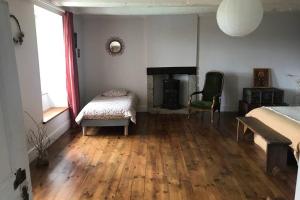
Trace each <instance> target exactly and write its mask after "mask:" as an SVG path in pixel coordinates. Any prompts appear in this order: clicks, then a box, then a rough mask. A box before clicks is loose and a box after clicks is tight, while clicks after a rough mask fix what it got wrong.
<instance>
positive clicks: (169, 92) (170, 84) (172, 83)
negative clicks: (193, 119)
mask: <svg viewBox="0 0 300 200" xmlns="http://www.w3.org/2000/svg"><path fill="white" fill-rule="evenodd" d="M179 87H180V81H179V80H176V79H174V78H173V76H172V75H171V74H169V78H168V79H164V80H163V105H162V107H163V108H167V109H171V110H176V109H180V104H179Z"/></svg>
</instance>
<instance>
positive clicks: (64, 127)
mask: <svg viewBox="0 0 300 200" xmlns="http://www.w3.org/2000/svg"><path fill="white" fill-rule="evenodd" d="M69 128H70V120H68V121H66V122H65V123H63V124H62V125H61V126H59V127H58V128H57V129H56V130H55V131H53V132H52V133H50V134H49V136H48V138H49V139H50V144H49V145H51V144H52V143H54V142H55V141H56V140H57V139H58V138H59V137H60V136H62V135H63V134H64V133H66V132H67V130H69ZM36 157H37V154H36V152H35V148H34V147H33V148H31V149H30V150H29V151H28V158H29V162H32V161H33V160H34V159H35V158H36Z"/></svg>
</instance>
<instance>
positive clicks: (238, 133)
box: [236, 120, 240, 142]
mask: <svg viewBox="0 0 300 200" xmlns="http://www.w3.org/2000/svg"><path fill="white" fill-rule="evenodd" d="M239 136H240V121H239V120H238V121H237V127H236V141H237V142H239V140H240V138H239Z"/></svg>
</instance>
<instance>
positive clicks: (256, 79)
mask: <svg viewBox="0 0 300 200" xmlns="http://www.w3.org/2000/svg"><path fill="white" fill-rule="evenodd" d="M270 76H271V70H270V69H268V68H254V69H253V86H254V87H271V84H270V82H271V80H270V79H271V77H270Z"/></svg>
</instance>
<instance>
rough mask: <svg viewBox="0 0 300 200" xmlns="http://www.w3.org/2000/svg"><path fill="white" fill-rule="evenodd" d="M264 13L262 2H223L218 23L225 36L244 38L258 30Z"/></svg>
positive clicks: (220, 6)
mask: <svg viewBox="0 0 300 200" xmlns="http://www.w3.org/2000/svg"><path fill="white" fill-rule="evenodd" d="M263 13H264V10H263V6H262V3H261V1H260V0H223V1H222V2H221V4H220V5H219V8H218V11H217V22H218V26H219V27H220V29H221V30H222V31H223V32H224V33H225V34H227V35H229V36H233V37H243V36H246V35H248V34H250V33H252V32H253V31H255V30H256V29H257V27H258V26H259V25H260V23H261V21H262V18H263Z"/></svg>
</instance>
